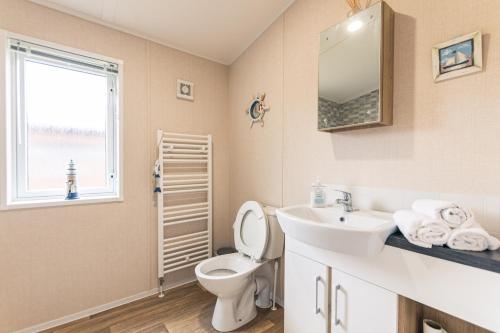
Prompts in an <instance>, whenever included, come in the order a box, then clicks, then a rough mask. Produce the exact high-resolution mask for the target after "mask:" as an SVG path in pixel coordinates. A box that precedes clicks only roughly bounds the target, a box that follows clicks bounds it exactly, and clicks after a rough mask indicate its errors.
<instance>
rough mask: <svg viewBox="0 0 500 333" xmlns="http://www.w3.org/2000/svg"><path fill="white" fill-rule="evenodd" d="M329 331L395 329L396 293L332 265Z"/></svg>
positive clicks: (381, 332)
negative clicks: (333, 267)
mask: <svg viewBox="0 0 500 333" xmlns="http://www.w3.org/2000/svg"><path fill="white" fill-rule="evenodd" d="M331 275H332V284H331V288H332V293H331V297H332V298H331V309H332V313H331V327H332V329H331V332H332V333H366V332H373V333H397V330H398V325H397V323H398V295H397V294H395V293H393V292H391V291H389V290H387V289H384V288H381V287H378V286H376V285H373V284H371V283H369V282H366V281H363V280H361V279H358V278H356V277H354V276H352V275H349V274H346V273H344V272H341V271H338V270H336V269H332V274H331Z"/></svg>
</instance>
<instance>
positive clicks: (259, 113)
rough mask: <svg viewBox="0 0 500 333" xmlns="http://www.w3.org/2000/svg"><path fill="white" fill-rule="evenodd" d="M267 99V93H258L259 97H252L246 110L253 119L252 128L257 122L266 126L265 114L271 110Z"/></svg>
mask: <svg viewBox="0 0 500 333" xmlns="http://www.w3.org/2000/svg"><path fill="white" fill-rule="evenodd" d="M265 99H266V94H257V97H254V98H253V99H252V102H251V103H250V106H249V107H248V109H247V111H246V112H247V114H248V115H249V116H250V119H251V121H252V122H251V124H250V128H252V127H253V125H254V124H255V123H260V126H261V127H263V126H264V115H265V114H266V112H268V111H269V106H267V105H266V103H265Z"/></svg>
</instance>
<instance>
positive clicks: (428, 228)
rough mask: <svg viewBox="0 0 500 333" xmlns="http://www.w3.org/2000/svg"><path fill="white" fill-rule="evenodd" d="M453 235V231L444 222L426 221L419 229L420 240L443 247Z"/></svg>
mask: <svg viewBox="0 0 500 333" xmlns="http://www.w3.org/2000/svg"><path fill="white" fill-rule="evenodd" d="M450 235H451V229H450V227H448V225H447V224H446V223H445V222H444V221H442V220H429V219H425V220H423V221H422V223H421V224H420V227H419V228H418V229H417V236H418V239H420V240H422V241H424V242H426V243H430V244H432V245H438V246H443V245H444V244H446V242H447V241H448V239H449V238H450Z"/></svg>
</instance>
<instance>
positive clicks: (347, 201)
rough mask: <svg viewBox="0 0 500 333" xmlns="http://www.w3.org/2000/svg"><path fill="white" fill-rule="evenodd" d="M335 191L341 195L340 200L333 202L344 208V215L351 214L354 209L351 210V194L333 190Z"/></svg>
mask: <svg viewBox="0 0 500 333" xmlns="http://www.w3.org/2000/svg"><path fill="white" fill-rule="evenodd" d="M335 191H337V192H340V193H342V195H343V198H342V199H337V200H335V202H336V203H337V204H338V205H342V206H343V207H344V212H346V213H351V212H353V211H354V209H353V208H352V194H351V193H349V192H345V191H341V190H335Z"/></svg>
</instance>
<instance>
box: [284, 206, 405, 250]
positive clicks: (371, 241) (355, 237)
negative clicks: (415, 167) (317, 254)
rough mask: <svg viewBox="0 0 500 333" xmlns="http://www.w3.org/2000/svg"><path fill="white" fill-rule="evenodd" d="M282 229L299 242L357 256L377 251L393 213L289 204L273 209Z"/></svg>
mask: <svg viewBox="0 0 500 333" xmlns="http://www.w3.org/2000/svg"><path fill="white" fill-rule="evenodd" d="M276 213H277V216H278V221H279V224H280V226H281V228H282V229H283V232H284V233H285V234H286V235H287V236H288V237H291V238H294V239H296V240H298V241H301V242H304V243H307V244H310V245H313V246H316V247H320V248H323V249H326V250H330V251H336V252H342V253H347V254H351V255H357V256H372V255H375V254H377V253H379V252H380V251H381V250H382V248H383V247H384V243H385V241H386V239H387V237H389V235H390V234H392V233H393V232H394V231H396V225H395V224H394V222H393V220H392V215H391V214H389V213H385V212H379V211H374V210H364V211H363V210H362V211H355V212H352V213H346V212H344V211H343V210H342V209H341V208H337V207H327V208H311V207H310V206H309V205H300V206H292V207H285V208H281V209H278V210H277V211H276Z"/></svg>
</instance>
